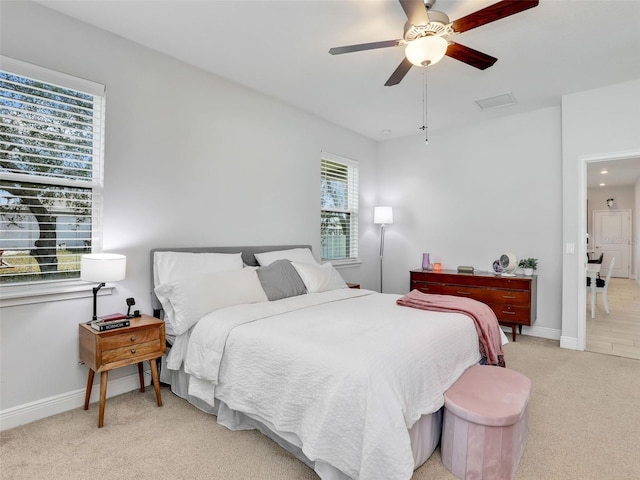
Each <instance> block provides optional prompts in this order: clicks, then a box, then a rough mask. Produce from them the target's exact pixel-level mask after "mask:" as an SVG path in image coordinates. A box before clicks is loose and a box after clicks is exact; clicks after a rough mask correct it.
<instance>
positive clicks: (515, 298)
mask: <svg viewBox="0 0 640 480" xmlns="http://www.w3.org/2000/svg"><path fill="white" fill-rule="evenodd" d="M537 283H538V277H537V276H535V275H533V276H531V277H525V276H522V275H516V276H513V277H506V276H504V277H503V276H500V275H497V274H492V273H477V272H476V273H458V272H456V271H454V270H442V271H441V272H430V271H427V270H411V272H410V288H411V290H415V289H417V290H420V291H421V292H424V293H437V294H441V295H455V296H457V297H468V298H473V299H474V300H478V301H480V302H483V303H486V304H487V305H489V307H491V309H492V310H493V311H494V312H495V314H496V317H498V321H499V322H500V324H501V325H505V326H509V327H511V335H512V338H513V341H515V340H516V326H517V327H518V330H519V332H520V333H522V326H523V325H526V326H531V325H532V324H533V323H534V322H535V321H536V303H537Z"/></svg>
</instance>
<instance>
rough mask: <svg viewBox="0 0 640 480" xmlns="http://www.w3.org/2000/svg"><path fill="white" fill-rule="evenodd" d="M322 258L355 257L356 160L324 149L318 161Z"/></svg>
mask: <svg viewBox="0 0 640 480" xmlns="http://www.w3.org/2000/svg"><path fill="white" fill-rule="evenodd" d="M320 176H321V190H320V209H321V212H320V218H321V220H320V234H321V240H322V241H321V244H322V259H323V260H332V261H335V260H338V261H341V260H342V261H345V262H347V261H355V260H357V258H358V162H356V161H354V160H349V159H348V158H342V157H339V156H337V155H332V154H330V153H326V152H323V153H322V158H321V164H320Z"/></svg>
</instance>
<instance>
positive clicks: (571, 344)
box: [560, 336, 578, 350]
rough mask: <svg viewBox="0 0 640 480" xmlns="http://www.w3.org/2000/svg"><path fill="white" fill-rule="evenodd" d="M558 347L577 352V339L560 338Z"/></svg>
mask: <svg viewBox="0 0 640 480" xmlns="http://www.w3.org/2000/svg"><path fill="white" fill-rule="evenodd" d="M560 347H562V348H568V349H570V350H578V339H577V338H576V337H567V336H562V337H561V338H560Z"/></svg>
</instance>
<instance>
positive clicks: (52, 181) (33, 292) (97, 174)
mask: <svg viewBox="0 0 640 480" xmlns="http://www.w3.org/2000/svg"><path fill="white" fill-rule="evenodd" d="M0 70H2V71H3V72H6V73H10V74H13V75H16V76H20V77H25V78H29V79H33V80H36V81H38V82H41V83H46V84H50V85H54V86H58V87H62V88H64V89H68V90H74V91H77V92H81V93H84V94H88V95H92V96H93V97H94V98H93V104H92V111H93V115H94V118H93V120H92V122H91V125H92V127H93V128H94V132H95V134H94V135H93V138H92V140H93V142H92V143H93V146H92V153H91V178H90V179H88V180H85V181H82V182H79V181H77V180H73V179H71V178H68V179H61V178H60V177H59V176H55V175H42V176H40V175H29V174H21V173H16V172H6V171H5V172H0V175H1V176H2V178H3V179H6V180H12V181H24V182H28V183H31V184H38V185H43V186H46V185H54V186H55V185H58V186H62V187H69V188H74V187H81V188H83V189H87V190H90V192H91V193H90V196H91V251H92V252H100V251H102V221H103V218H102V198H103V197H102V196H103V188H104V180H103V179H104V151H105V104H106V89H105V86H104V85H101V84H99V83H96V82H93V81H90V80H86V79H83V78H79V77H76V76H73V75H69V74H66V73H62V72H57V71H55V70H51V69H48V68H44V67H41V66H38V65H33V64H30V63H27V62H23V61H20V60H16V59H14V58H10V57H6V56H3V55H0ZM91 287H92V285H90V284H87V282H83V281H81V280H80V278H79V276H78V277H74V278H71V279H68V278H67V279H64V278H62V279H60V278H58V279H47V280H27V281H24V282H15V283H6V284H2V288H1V289H0V306H12V305H21V304H28V303H39V302H44V301H50V300H55V299H67V298H79V297H84V296H86V294H85V291H86V290H87V289H89V290H90V289H91ZM109 290H110V288H106V289H105V292H104V293H105V294H108V293H109Z"/></svg>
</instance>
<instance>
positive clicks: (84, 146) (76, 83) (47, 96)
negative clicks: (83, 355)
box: [0, 57, 105, 284]
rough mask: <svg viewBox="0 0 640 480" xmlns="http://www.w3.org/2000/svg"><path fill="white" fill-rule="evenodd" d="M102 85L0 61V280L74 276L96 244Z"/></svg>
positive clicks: (36, 280)
mask: <svg viewBox="0 0 640 480" xmlns="http://www.w3.org/2000/svg"><path fill="white" fill-rule="evenodd" d="M104 103H105V97H104V86H102V85H99V84H96V83H93V82H90V81H87V80H83V79H79V78H76V77H71V76H69V75H65V74H62V73H59V72H54V71H51V70H48V69H44V68H41V67H37V66H34V65H29V64H26V63H24V62H20V61H17V60H14V59H10V58H7V57H0V251H1V256H0V259H1V261H2V265H1V267H0V282H1V283H2V284H7V283H25V282H39V281H46V280H58V279H66V278H77V277H79V271H80V255H81V254H82V253H86V252H90V251H91V249H92V247H96V246H97V245H95V244H96V243H99V241H98V240H99V235H98V232H99V228H98V227H99V225H100V199H101V189H102V158H103V150H104V128H103V125H104Z"/></svg>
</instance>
